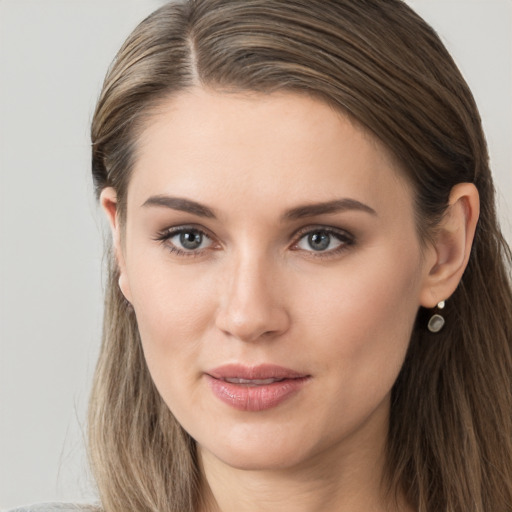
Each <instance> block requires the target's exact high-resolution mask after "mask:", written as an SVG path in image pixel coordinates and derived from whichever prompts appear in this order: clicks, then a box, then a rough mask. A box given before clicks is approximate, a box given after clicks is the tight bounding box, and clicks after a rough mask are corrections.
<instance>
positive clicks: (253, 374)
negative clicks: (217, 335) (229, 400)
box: [205, 364, 309, 380]
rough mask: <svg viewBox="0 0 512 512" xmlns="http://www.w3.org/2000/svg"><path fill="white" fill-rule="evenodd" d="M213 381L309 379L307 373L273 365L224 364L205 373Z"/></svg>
mask: <svg viewBox="0 0 512 512" xmlns="http://www.w3.org/2000/svg"><path fill="white" fill-rule="evenodd" d="M205 373H206V374H207V375H210V376H211V377H213V378H214V379H219V380H226V379H244V380H264V379H275V380H283V379H301V378H305V377H309V375H308V374H307V373H303V372H298V371H296V370H291V369H290V368H285V367H283V366H278V365H275V364H260V365H257V366H246V365H242V364H226V365H223V366H219V367H217V368H213V369H212V370H208V371H207V372H205Z"/></svg>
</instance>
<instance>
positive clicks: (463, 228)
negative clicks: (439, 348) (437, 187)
mask: <svg viewBox="0 0 512 512" xmlns="http://www.w3.org/2000/svg"><path fill="white" fill-rule="evenodd" d="M479 214H480V200H479V195H478V190H477V188H476V187H475V186H474V185H473V184H472V183H459V184H458V185H455V187H453V189H452V191H451V193H450V198H449V202H448V208H447V210H446V212H445V215H444V216H443V219H442V220H441V222H440V225H439V226H438V227H437V230H436V236H435V240H434V244H433V246H431V247H430V249H429V251H428V252H429V254H428V257H427V259H426V261H427V269H426V270H427V275H426V277H425V281H424V286H423V288H422V293H421V297H420V303H421V305H422V306H423V307H425V308H434V307H435V306H436V305H437V304H438V303H439V302H441V301H442V300H445V299H447V298H448V297H450V295H452V293H453V292H454V291H455V289H456V288H457V286H458V285H459V282H460V280H461V278H462V274H463V273H464V270H465V269H466V266H467V264H468V261H469V256H470V253H471V246H472V244H473V238H474V236H475V229H476V224H477V222H478V216H479Z"/></svg>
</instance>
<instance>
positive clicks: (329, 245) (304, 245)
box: [294, 228, 354, 254]
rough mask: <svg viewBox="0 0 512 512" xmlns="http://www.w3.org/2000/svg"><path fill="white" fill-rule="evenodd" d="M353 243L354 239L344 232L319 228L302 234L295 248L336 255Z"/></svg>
mask: <svg viewBox="0 0 512 512" xmlns="http://www.w3.org/2000/svg"><path fill="white" fill-rule="evenodd" d="M353 243H354V239H353V237H352V236H351V235H349V234H348V233H346V232H344V231H341V230H334V229H332V228H329V229H328V228H318V229H312V230H309V231H307V232H306V233H304V234H302V236H301V237H300V238H299V241H298V242H297V243H296V244H295V246H294V248H295V249H300V250H302V251H308V252H313V253H315V252H316V253H329V254H335V253H337V252H339V251H340V250H343V249H345V248H346V247H347V246H350V245H352V244H353Z"/></svg>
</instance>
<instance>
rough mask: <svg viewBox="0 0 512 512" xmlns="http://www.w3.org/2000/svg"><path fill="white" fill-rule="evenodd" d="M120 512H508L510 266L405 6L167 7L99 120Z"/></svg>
mask: <svg viewBox="0 0 512 512" xmlns="http://www.w3.org/2000/svg"><path fill="white" fill-rule="evenodd" d="M92 142H93V176H94V181H95V185H96V189H97V193H98V197H99V199H100V202H101V205H102V207H103V209H104V211H105V213H106V215H107V218H108V220H109V223H110V226H111V229H112V234H113V244H112V246H113V250H112V254H111V261H110V274H109V280H108V288H107V302H106V312H105V325H104V339H103V346H102V350H101V354H100V359H99V363H98V367H97V372H96V377H95V383H94V389H93V395H92V400H91V406H90V418H89V420H90V444H91V461H92V466H93V470H94V472H95V476H96V480H97V482H98V487H99V492H100V497H101V502H102V507H103V509H104V510H106V511H108V512H110V511H126V510H133V511H146V510H148V511H149V510H152V511H159V512H163V511H180V512H183V511H201V512H213V511H222V512H225V511H231V510H237V511H244V510H248V511H265V510H294V511H317V510H322V511H344V510H350V511H352V512H354V511H359V510H361V511H362V510H364V511H368V510H375V511H385V510H386V511H421V512H434V511H436V512H437V511H450V512H452V511H453V512H455V511H460V512H462V511H465V512H466V511H474V512H477V511H478V512H484V511H485V512H487V511H490V510H492V511H507V510H512V483H511V482H512V457H511V455H512V448H511V434H512V425H511V410H512V404H511V394H510V392H511V381H510V375H511V359H510V342H511V336H512V318H511V315H510V312H511V309H512V308H511V306H512V293H511V286H510V280H509V274H508V268H509V267H508V265H509V263H510V252H509V250H508V248H507V246H506V243H505V242H504V240H503V238H502V236H501V233H500V230H499V227H498V224H497V220H496V213H495V208H494V191H493V185H492V179H491V175H490V171H489V165H488V156H487V150H486V144H485V139H484V136H483V133H482V129H481V123H480V119H479V116H478V112H477V109H476V106H475V103H474V100H473V98H472V95H471V93H470V91H469V89H468V87H467V85H466V84H465V82H464V80H463V78H462V77H461V75H460V73H459V72H458V70H457V68H456V66H455V65H454V63H453V61H452V59H451V58H450V56H449V55H448V53H447V52H446V50H445V48H444V47H443V45H442V44H441V42H440V41H439V39H438V37H437V36H436V34H435V33H434V32H433V30H432V29H431V28H430V27H428V26H427V25H426V24H425V23H424V22H423V21H422V20H421V19H420V18H419V17H418V16H417V15H415V13H414V12H413V11H411V9H410V8H408V7H407V6H406V5H405V4H403V3H402V2H401V1H398V0H387V1H384V0H364V1H362V0H332V1H329V2H325V1H319V0H318V1H317V0H313V1H311V0H307V1H306V0H291V1H286V2H281V1H277V0H196V1H185V2H173V3H170V4H168V5H166V6H164V7H162V8H161V9H159V10H158V11H156V12H155V13H154V14H153V15H151V16H150V17H149V18H148V19H146V20H145V21H144V22H142V23H141V25H140V26H139V27H138V28H137V29H136V30H135V31H134V33H133V34H132V35H131V36H130V37H129V38H128V40H127V41H126V43H125V44H124V46H123V47H122V49H121V50H120V52H119V54H118V56H117V58H116V60H115V61H114V63H113V65H112V67H111V69H110V71H109V73H108V76H107V78H106V80H105V84H104V87H103V91H102V94H101V97H100V99H99V102H98V106H97V109H96V112H95V116H94V120H93V125H92Z"/></svg>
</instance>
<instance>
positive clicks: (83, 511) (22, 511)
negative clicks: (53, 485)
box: [6, 503, 101, 512]
mask: <svg viewBox="0 0 512 512" xmlns="http://www.w3.org/2000/svg"><path fill="white" fill-rule="evenodd" d="M57 511H58V512H100V511H101V508H100V507H99V505H85V504H78V503H39V504H37V505H29V506H25V507H20V508H15V509H12V510H8V511H6V512H57Z"/></svg>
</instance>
